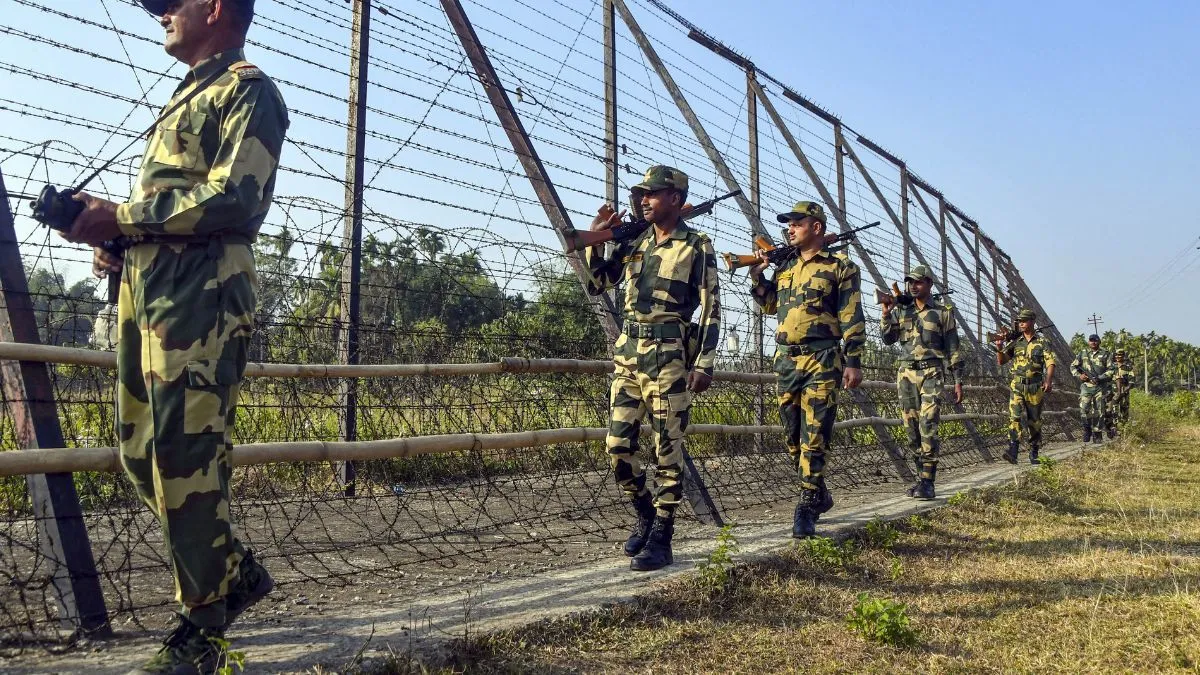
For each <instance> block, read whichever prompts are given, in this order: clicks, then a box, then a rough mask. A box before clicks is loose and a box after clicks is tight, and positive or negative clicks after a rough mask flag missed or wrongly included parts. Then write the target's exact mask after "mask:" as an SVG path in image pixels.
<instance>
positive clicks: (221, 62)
mask: <svg viewBox="0 0 1200 675" xmlns="http://www.w3.org/2000/svg"><path fill="white" fill-rule="evenodd" d="M244 60H246V54H245V52H243V51H242V48H241V47H237V48H234V49H226V50H225V51H223V52H217V53H216V54H213V55H212V56H210V57H208V58H207V59H204V60H203V61H201V62H200V63H197V64H196V67H195V68H192V70H191V71H190V72H189V73H188V77H185V78H184V83H185V84H186V83H188V82H199V81H201V80H203V79H204V78H206V77H208V76H209V75H212V74H213V73H215V72H217V71H218V70H228V69H229V66H231V65H233V64H235V63H237V62H238V61H244Z"/></svg>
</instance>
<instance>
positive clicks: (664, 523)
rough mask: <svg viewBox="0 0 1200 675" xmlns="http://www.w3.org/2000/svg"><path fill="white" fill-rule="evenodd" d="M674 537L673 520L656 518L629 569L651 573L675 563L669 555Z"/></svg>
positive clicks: (630, 562) (673, 558)
mask: <svg viewBox="0 0 1200 675" xmlns="http://www.w3.org/2000/svg"><path fill="white" fill-rule="evenodd" d="M674 535H675V518H673V517H672V518H663V517H662V516H658V517H656V518H655V519H654V524H653V525H651V526H650V534H649V535H648V536H647V537H646V545H645V546H644V547H642V550H641V551H640V552H638V554H637V555H635V556H634V557H633V560H630V561H629V569H631V570H633V571H635V572H651V571H653V570H657V569H662V568H664V567H666V566H667V565H670V564H671V563H673V562H675V557H674V556H673V555H671V537H673V536H674Z"/></svg>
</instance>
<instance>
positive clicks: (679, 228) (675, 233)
mask: <svg viewBox="0 0 1200 675" xmlns="http://www.w3.org/2000/svg"><path fill="white" fill-rule="evenodd" d="M690 231H691V229H690V228H688V226H687V222H686V221H684V220H683V219H682V218H680V219H679V224H678V225H676V226H675V229H673V230H671V234H668V235H667V241H670V240H672V239H678V240H680V241H682V240H684V239H687V233H688V232H690ZM652 239H654V240H655V241H657V237H652Z"/></svg>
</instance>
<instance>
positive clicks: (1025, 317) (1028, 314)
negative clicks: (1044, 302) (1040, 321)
mask: <svg viewBox="0 0 1200 675" xmlns="http://www.w3.org/2000/svg"><path fill="white" fill-rule="evenodd" d="M1036 320H1037V314H1034V313H1033V310H1032V309H1028V308H1026V309H1022V310H1021V311H1020V312H1018V313H1017V321H1036Z"/></svg>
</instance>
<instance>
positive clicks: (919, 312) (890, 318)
mask: <svg viewBox="0 0 1200 675" xmlns="http://www.w3.org/2000/svg"><path fill="white" fill-rule="evenodd" d="M879 332H880V335H881V337H882V338H883V344H885V345H890V344H895V343H896V341H899V342H900V346H901V347H903V348H904V353H903V354H902V355H901V357H900V362H901V363H902V364H910V363H913V362H914V361H925V360H928V359H936V360H938V361H941V362H942V363H944V364H946V363H948V365H949V367H950V372H951V373H952V374H953V375H954V383H955V384H959V383H961V382H962V369H963V355H962V351H961V349H960V345H959V342H958V326H957V325H956V324H955V321H954V310H953V309H952V308H951V307H950V305H945V306H942V305H939V304H937V303H935V302H930V303H929V304H927V305H925V309H918V308H917V303H915V302H913V303H910V304H908V305H895V306H893V307H892V309H891V311H889V312H887V313H886V314H884V315H883V316H882V317H881V318H880V320H879Z"/></svg>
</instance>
